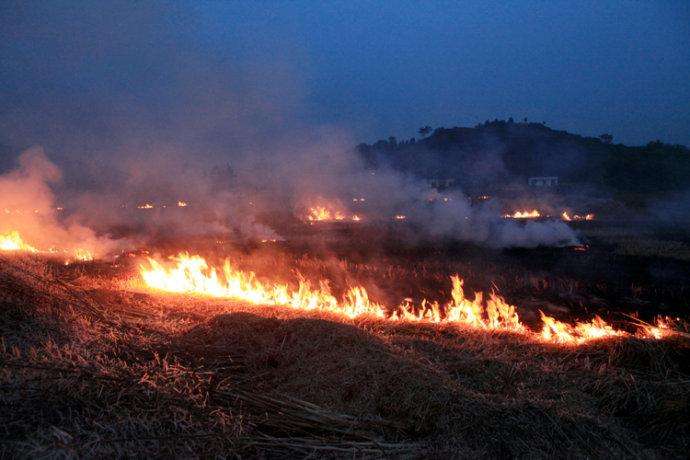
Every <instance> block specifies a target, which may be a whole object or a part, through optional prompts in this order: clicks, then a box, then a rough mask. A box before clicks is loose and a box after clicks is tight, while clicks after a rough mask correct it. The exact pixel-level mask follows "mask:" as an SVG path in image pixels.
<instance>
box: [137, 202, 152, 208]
mask: <svg viewBox="0 0 690 460" xmlns="http://www.w3.org/2000/svg"><path fill="white" fill-rule="evenodd" d="M153 208H154V206H153V204H152V203H149V202H146V203H142V204H140V205H138V206H137V209H153Z"/></svg>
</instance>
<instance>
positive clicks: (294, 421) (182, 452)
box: [0, 224, 690, 458]
mask: <svg viewBox="0 0 690 460" xmlns="http://www.w3.org/2000/svg"><path fill="white" fill-rule="evenodd" d="M581 230H582V232H583V235H584V241H583V242H584V243H585V244H584V245H583V246H582V247H577V248H536V249H521V250H518V249H512V250H489V249H485V248H480V247H477V246H472V245H466V244H459V243H451V242H446V243H435V244H426V243H420V242H416V243H415V244H408V243H405V242H403V241H400V240H396V239H395V238H393V237H391V235H390V234H389V233H387V232H386V231H381V232H380V233H378V234H376V233H372V231H371V230H366V232H368V233H366V235H365V234H364V233H363V232H364V231H365V230H364V229H358V227H356V226H354V227H343V228H338V227H335V228H328V229H319V230H316V229H312V230H310V231H304V232H302V233H297V232H296V233H295V234H294V235H288V238H287V241H284V242H280V241H279V242H275V243H270V242H269V243H267V244H261V243H254V244H245V245H240V244H236V243H235V244H233V243H227V242H224V241H219V240H218V239H212V240H208V239H206V240H204V239H199V240H196V241H186V242H185V245H184V249H187V250H190V251H194V252H198V253H200V254H202V255H205V256H206V258H207V259H208V260H209V261H211V262H212V263H214V264H216V263H220V261H221V259H222V258H224V257H226V256H229V257H230V258H231V259H232V260H233V262H234V264H236V265H237V266H238V267H239V268H242V269H244V270H254V271H256V273H258V274H260V275H261V276H264V277H268V278H269V279H275V280H290V282H294V281H295V280H296V279H297V276H298V275H297V273H299V274H300V275H301V276H303V277H304V278H307V279H321V278H325V279H328V280H330V281H331V283H332V287H333V291H334V293H336V294H338V295H340V294H341V293H342V292H344V290H345V289H346V287H347V286H350V285H362V286H364V287H365V288H366V289H367V291H368V292H369V295H370V296H371V297H372V298H375V299H376V300H378V301H381V302H384V303H386V304H389V305H394V304H396V303H397V302H399V301H400V300H401V298H402V297H409V298H411V299H412V300H413V301H415V302H416V301H418V300H419V299H421V298H433V299H445V298H447V297H448V295H449V294H448V293H449V291H450V281H449V276H450V275H451V274H455V273H457V274H460V275H461V276H462V277H463V278H464V279H465V281H466V290H467V291H470V292H471V291H474V290H481V291H484V292H489V291H491V290H494V291H497V292H499V293H500V294H501V295H502V296H504V297H505V298H506V299H507V301H509V302H510V303H511V304H514V305H518V306H519V307H520V317H521V318H522V319H523V320H524V322H525V323H526V324H527V325H528V326H529V327H531V328H536V327H538V321H539V311H540V310H542V311H544V312H546V313H547V314H552V315H554V316H557V317H558V318H559V319H562V320H568V321H575V320H588V319H590V318H591V317H592V316H593V315H595V314H599V315H601V316H602V317H603V318H604V319H605V320H606V321H608V322H609V323H610V324H613V325H615V326H616V327H620V328H622V329H626V328H628V329H630V328H632V327H633V326H634V325H635V324H636V322H637V321H638V319H637V318H639V320H642V321H645V322H651V321H653V319H654V317H656V316H657V315H670V316H673V317H679V318H681V321H679V322H678V323H677V324H676V327H677V328H678V330H679V331H680V334H677V335H671V336H669V337H665V338H663V339H661V340H650V339H640V338H635V337H632V336H630V337H619V338H615V337H614V338H606V339H602V340H595V341H591V342H587V343H586V344H581V345H578V346H568V345H562V344H551V343H544V342H539V341H535V340H527V339H525V337H524V336H521V335H519V334H512V333H510V332H501V331H499V332H495V331H494V332H492V331H485V330H476V329H473V328H469V327H461V326H457V325H452V324H430V323H426V322H391V321H387V320H385V319H380V318H372V317H369V316H361V317H357V318H354V319H348V318H344V317H342V316H338V315H334V314H330V313H326V312H305V311H296V310H293V309H290V308H286V307H271V306H261V305H251V304H247V303H241V302H237V301H233V300H229V299H223V298H218V299H213V298H208V297H203V296H192V295H180V294H167V293H159V292H155V291H152V290H150V289H146V288H145V287H144V286H143V285H142V282H141V280H140V278H139V275H138V268H137V267H138V264H139V263H140V262H141V261H142V258H141V257H137V256H135V254H131V255H130V256H125V257H121V258H119V259H118V260H117V261H116V262H102V261H94V262H88V263H75V264H71V265H64V264H62V263H60V262H57V261H51V260H46V259H44V258H40V257H34V256H29V255H16V254H13V255H9V254H0V308H1V311H2V315H1V316H0V336H1V339H2V341H1V343H0V353H1V356H2V358H1V360H0V361H1V364H0V380H1V381H0V385H1V386H2V388H3V391H2V396H1V401H2V405H3V408H4V410H3V411H2V416H1V419H0V420H1V422H2V423H1V424H0V426H1V428H0V449H2V450H1V452H2V456H3V457H5V456H25V457H35V456H49V457H65V456H66V457H72V456H79V457H80V456H170V455H176V456H218V455H221V456H229V455H239V456H263V457H265V456H268V457H274V456H275V457H294V456H309V455H318V456H323V455H325V456H332V457H344V456H347V457H353V456H355V457H370V456H392V455H395V456H404V457H429V456H432V457H447V456H449V455H452V456H455V457H468V456H471V457H477V456H485V457H492V458H493V457H497V456H501V457H505V456H534V457H553V456H562V455H566V454H567V456H588V457H603V456H618V457H622V456H626V457H627V456H641V457H679V458H680V457H684V456H685V454H686V453H687V449H688V447H690V446H689V444H690V415H689V414H690V410H689V409H690V341H689V340H688V339H687V329H684V328H685V327H686V326H685V323H684V321H682V320H687V318H688V311H687V306H688V299H690V293H689V292H688V289H689V288H688V286H687V279H688V276H689V275H690V260H688V257H687V254H688V241H689V240H688V239H687V238H686V237H685V236H683V235H682V234H681V235H678V234H676V233H673V232H671V233H664V232H661V233H660V232H658V231H652V230H650V231H649V232H636V233H630V232H627V233H626V230H625V227H624V226H620V227H618V226H613V225H608V226H606V225H603V224H597V225H587V226H585V225H583V226H582V228H581ZM372 235H374V236H372ZM148 249H149V251H150V252H151V253H154V252H160V253H161V254H164V255H167V254H174V253H175V252H177V251H178V250H180V249H182V247H180V245H179V243H171V242H165V241H160V242H157V243H156V244H155V245H153V246H152V248H148Z"/></svg>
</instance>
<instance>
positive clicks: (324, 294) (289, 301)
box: [139, 253, 676, 345]
mask: <svg viewBox="0 0 690 460" xmlns="http://www.w3.org/2000/svg"><path fill="white" fill-rule="evenodd" d="M171 261H172V262H171V263H163V262H159V261H158V260H156V259H153V258H147V260H146V262H145V263H142V264H140V266H139V272H140V275H141V278H142V280H143V282H144V285H145V286H146V287H147V288H148V289H151V290H157V291H166V292H172V293H184V294H194V295H202V296H209V297H217V298H231V299H237V300H241V301H245V302H249V303H252V304H255V305H276V306H285V307H289V308H293V309H298V310H306V311H312V310H316V311H322V312H329V313H333V314H336V315H340V316H343V317H346V318H357V317H360V316H364V315H367V316H373V317H376V318H381V319H389V320H391V321H414V322H428V323H445V324H456V325H463V326H467V327H471V328H474V329H479V330H486V331H505V332H512V333H517V334H521V335H523V336H525V337H528V338H531V339H534V340H538V341H542V342H548V343H555V344H561V345H580V344H583V343H586V342H589V341H592V340H605V339H611V338H616V337H629V336H631V335H632V334H631V333H629V332H626V331H623V330H619V329H615V328H614V327H613V326H611V325H610V324H608V323H607V322H606V321H604V320H603V319H602V318H601V317H599V316H595V317H594V318H593V319H592V320H591V321H589V322H576V323H574V324H569V323H565V322H562V321H558V320H556V319H555V318H552V317H550V316H548V315H546V314H544V313H543V312H540V313H541V321H542V328H541V331H539V332H533V331H532V330H530V329H528V328H527V327H526V326H525V325H524V324H523V323H522V322H521V321H520V318H519V316H518V313H517V310H518V309H517V307H516V306H514V305H511V304H509V303H508V302H506V301H505V299H503V298H502V297H501V296H499V295H498V294H496V293H494V292H492V293H491V294H489V296H488V298H487V299H486V301H485V299H484V295H483V294H482V293H481V292H476V293H475V294H474V298H469V297H467V296H466V295H465V291H464V282H463V280H462V278H460V277H459V276H458V275H453V276H451V278H450V281H451V293H450V297H451V300H450V301H449V302H447V303H446V304H442V303H440V302H438V301H428V300H426V299H424V300H422V301H421V303H420V304H419V305H418V306H415V305H414V303H413V301H412V299H409V298H406V299H404V300H403V301H402V302H401V303H400V304H399V305H398V306H397V308H394V309H390V308H388V307H386V306H385V305H383V304H380V303H377V302H375V301H373V300H371V298H370V297H369V294H368V292H367V290H366V289H365V288H364V287H362V286H354V287H350V288H349V289H348V290H347V291H346V292H345V294H344V295H343V297H342V298H341V299H338V298H336V297H335V295H334V294H333V293H332V291H331V289H330V285H329V283H328V281H326V280H321V281H319V282H318V283H316V284H312V283H310V282H309V281H308V280H305V279H300V280H299V282H298V284H297V287H296V288H291V287H290V286H288V284H286V283H279V282H276V283H269V282H263V281H261V280H259V279H258V278H257V276H256V275H255V274H254V272H245V271H241V270H238V269H235V268H234V267H233V266H232V264H231V262H230V261H229V260H226V261H225V262H224V264H223V268H222V270H218V269H216V268H213V267H210V266H209V265H208V263H207V262H206V260H205V259H204V258H202V257H200V256H198V255H189V254H187V253H181V254H178V255H177V256H175V257H172V258H171ZM675 333H676V332H675V331H674V330H673V328H672V325H671V324H670V322H668V321H663V320H659V321H657V323H656V325H654V326H652V325H646V326H645V327H643V328H642V329H641V330H640V331H638V333H637V334H635V336H636V337H640V338H649V339H661V338H665V337H668V336H670V335H673V334H675Z"/></svg>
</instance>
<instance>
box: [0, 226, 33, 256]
mask: <svg viewBox="0 0 690 460" xmlns="http://www.w3.org/2000/svg"><path fill="white" fill-rule="evenodd" d="M0 251H25V252H38V249H36V248H35V247H33V246H31V245H29V244H26V243H25V242H24V240H22V237H21V236H20V235H19V232H17V231H16V230H12V231H10V232H8V233H5V234H0Z"/></svg>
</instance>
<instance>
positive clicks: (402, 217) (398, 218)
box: [394, 214, 407, 220]
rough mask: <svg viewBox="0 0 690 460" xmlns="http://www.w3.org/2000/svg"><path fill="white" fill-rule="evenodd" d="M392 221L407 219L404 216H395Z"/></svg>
mask: <svg viewBox="0 0 690 460" xmlns="http://www.w3.org/2000/svg"><path fill="white" fill-rule="evenodd" d="M394 219H395V220H405V219H407V216H406V215H405V214H396V215H395V216H394Z"/></svg>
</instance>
